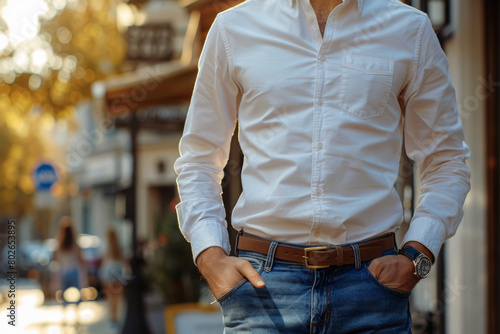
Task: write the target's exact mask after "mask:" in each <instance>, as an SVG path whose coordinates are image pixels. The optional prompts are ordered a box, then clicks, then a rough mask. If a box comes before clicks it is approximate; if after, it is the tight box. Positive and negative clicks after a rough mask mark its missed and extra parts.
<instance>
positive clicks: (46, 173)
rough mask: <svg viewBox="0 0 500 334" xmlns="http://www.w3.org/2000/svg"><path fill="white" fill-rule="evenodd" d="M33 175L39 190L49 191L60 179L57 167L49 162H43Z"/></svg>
mask: <svg viewBox="0 0 500 334" xmlns="http://www.w3.org/2000/svg"><path fill="white" fill-rule="evenodd" d="M33 176H34V179H35V185H36V189H37V190H39V191H49V190H50V187H52V185H53V184H54V183H56V182H57V180H58V177H57V173H56V169H55V168H54V166H52V165H51V164H48V163H41V164H40V165H38V167H37V168H36V169H35V171H34V173H33Z"/></svg>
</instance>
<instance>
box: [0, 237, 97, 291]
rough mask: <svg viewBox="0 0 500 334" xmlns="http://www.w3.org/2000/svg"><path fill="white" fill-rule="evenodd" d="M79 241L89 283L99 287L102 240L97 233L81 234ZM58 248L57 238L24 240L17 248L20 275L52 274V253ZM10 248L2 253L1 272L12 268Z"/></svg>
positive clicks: (17, 263) (36, 277) (41, 276)
mask: <svg viewBox="0 0 500 334" xmlns="http://www.w3.org/2000/svg"><path fill="white" fill-rule="evenodd" d="M77 243H78V245H79V246H80V248H81V249H82V257H83V259H84V261H85V263H86V264H87V271H88V275H89V284H90V285H92V286H94V287H98V286H99V285H100V282H99V280H98V275H97V272H98V271H99V267H100V266H101V263H102V248H103V245H102V241H101V238H99V237H98V236H96V235H91V234H80V235H79V236H78V239H77ZM56 248H57V240H56V239H54V238H48V239H45V240H23V241H22V242H20V243H19V244H18V245H17V249H16V254H15V255H16V259H15V260H16V268H15V269H16V272H17V275H18V276H19V277H29V278H31V279H35V280H39V279H40V280H41V279H43V278H44V277H48V276H50V269H49V268H50V263H51V261H52V254H53V252H54V250H56ZM8 257H9V252H8V248H7V247H4V248H3V250H2V254H1V259H2V260H1V263H0V272H2V274H5V273H7V272H9V271H11V270H9V267H8Z"/></svg>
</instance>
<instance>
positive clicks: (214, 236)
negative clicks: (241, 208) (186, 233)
mask: <svg viewBox="0 0 500 334" xmlns="http://www.w3.org/2000/svg"><path fill="white" fill-rule="evenodd" d="M190 234H191V235H190V239H191V249H192V251H193V260H194V263H195V264H196V258H197V257H198V255H200V253H201V252H203V251H204V250H205V249H207V248H209V247H213V246H217V247H220V248H222V249H223V250H224V252H226V254H227V255H229V252H230V245H229V233H228V231H227V228H226V227H225V226H223V225H222V224H221V223H219V222H217V221H215V220H211V219H206V220H202V221H199V222H198V223H197V224H196V227H195V228H193V229H192V230H191V233H190Z"/></svg>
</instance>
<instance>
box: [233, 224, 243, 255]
mask: <svg viewBox="0 0 500 334" xmlns="http://www.w3.org/2000/svg"><path fill="white" fill-rule="evenodd" d="M242 235H243V230H240V231H239V232H238V234H237V235H236V241H235V242H234V255H236V257H238V253H239V249H238V241H239V240H240V236H242Z"/></svg>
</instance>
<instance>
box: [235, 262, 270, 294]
mask: <svg viewBox="0 0 500 334" xmlns="http://www.w3.org/2000/svg"><path fill="white" fill-rule="evenodd" d="M238 270H239V272H240V274H241V275H242V276H243V277H245V278H246V279H247V280H248V281H249V282H250V283H252V285H253V286H254V287H256V288H263V287H264V286H265V285H266V283H264V280H263V279H262V277H261V276H260V275H259V273H258V272H257V271H256V270H255V269H254V268H253V267H252V265H251V264H250V262H248V261H242V262H241V263H240V265H239V266H238Z"/></svg>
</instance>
